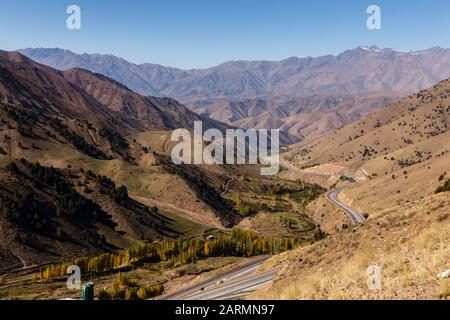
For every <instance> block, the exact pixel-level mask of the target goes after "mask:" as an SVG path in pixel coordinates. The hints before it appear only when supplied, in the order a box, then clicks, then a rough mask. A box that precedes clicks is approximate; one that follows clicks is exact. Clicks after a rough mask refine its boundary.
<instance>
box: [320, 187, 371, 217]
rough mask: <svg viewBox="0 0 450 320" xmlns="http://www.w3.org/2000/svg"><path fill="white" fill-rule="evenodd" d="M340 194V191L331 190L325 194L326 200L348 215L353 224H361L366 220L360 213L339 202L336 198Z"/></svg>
mask: <svg viewBox="0 0 450 320" xmlns="http://www.w3.org/2000/svg"><path fill="white" fill-rule="evenodd" d="M341 192H342V189H333V190H331V191H330V192H328V193H327V195H326V196H327V199H328V200H329V201H330V202H332V203H334V204H335V205H337V206H338V207H339V208H340V209H341V210H342V211H344V212H345V213H347V214H348V216H349V217H350V219H351V220H352V221H353V223H354V224H362V223H364V221H366V219H364V217H363V216H362V215H361V213H360V212H359V211H358V210H356V209H354V208H351V207H349V206H348V205H346V204H345V203H343V202H342V201H341V200H339V198H338V196H339V194H340V193H341Z"/></svg>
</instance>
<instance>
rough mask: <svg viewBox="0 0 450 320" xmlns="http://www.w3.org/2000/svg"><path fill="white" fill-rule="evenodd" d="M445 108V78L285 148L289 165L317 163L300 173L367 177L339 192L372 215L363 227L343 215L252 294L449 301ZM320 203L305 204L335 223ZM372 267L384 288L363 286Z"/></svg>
mask: <svg viewBox="0 0 450 320" xmlns="http://www.w3.org/2000/svg"><path fill="white" fill-rule="evenodd" d="M449 108H450V81H449V80H445V81H442V82H441V83H439V84H437V85H436V86H434V87H432V88H431V89H428V90H425V91H422V92H420V93H418V94H416V95H413V96H411V97H409V98H407V99H405V100H403V101H401V102H400V103H398V104H394V105H391V106H388V107H386V108H384V109H382V110H380V111H378V112H375V113H374V114H372V115H370V116H368V117H366V118H365V119H363V120H361V121H360V122H357V123H354V124H351V125H349V126H347V127H345V128H342V129H340V130H338V131H336V132H335V133H333V134H329V135H327V136H324V137H322V138H318V139H315V140H313V141H309V142H304V143H301V144H300V145H299V146H297V148H296V149H294V150H293V151H291V152H290V153H288V154H287V155H286V159H287V160H289V161H290V163H291V165H294V164H295V165H297V166H307V165H311V164H320V166H315V167H313V168H309V169H306V170H303V171H308V170H309V171H314V172H316V174H320V170H321V168H326V167H331V166H334V167H336V168H339V167H345V166H348V167H350V168H352V169H353V170H355V169H360V171H362V172H366V173H369V174H370V175H371V178H370V179H368V180H365V181H363V180H360V181H359V183H358V184H348V183H347V186H346V187H345V188H344V191H343V193H342V194H340V195H339V198H340V199H341V201H343V202H344V203H346V204H347V205H349V206H351V207H352V208H355V209H356V210H359V211H360V212H362V213H363V214H364V215H365V216H366V217H367V219H366V221H365V222H364V223H363V224H362V225H358V226H349V225H348V222H345V221H343V220H342V219H340V221H341V223H343V224H342V226H339V225H337V226H336V225H335V226H334V228H336V229H331V228H329V229H327V230H328V231H329V232H330V233H331V235H329V236H328V237H327V238H326V239H325V240H323V241H321V242H318V243H316V244H313V245H310V246H306V247H304V248H301V249H298V250H295V251H294V252H289V253H285V254H282V255H279V256H275V257H274V258H272V259H271V260H269V262H268V263H267V265H266V266H265V267H266V268H269V267H271V266H278V267H280V266H281V267H282V269H281V271H280V272H279V273H278V275H277V278H276V280H275V282H274V283H273V284H272V285H271V286H269V287H267V288H265V289H263V290H259V291H258V292H256V293H255V294H254V295H252V296H251V298H265V299H271V298H276V299H445V298H448V296H450V282H449V281H450V280H449V279H442V278H439V277H438V276H437V275H438V274H439V273H441V272H443V271H445V270H447V269H448V262H449V261H450V251H449V246H448V242H449V237H448V235H449V234H450V192H449V191H448V188H447V189H445V188H443V186H444V185H449V183H450V177H449V176H448V172H450V144H449V131H448V125H449V117H450V109H449ZM358 151H359V152H358ZM346 159H347V161H346ZM323 174H326V175H332V174H333V173H332V172H331V173H326V172H323ZM340 185H341V186H343V184H342V182H340ZM446 190H447V191H446ZM324 201H325V199H319V201H317V202H316V204H315V205H311V206H310V207H309V210H311V216H313V217H317V215H318V214H320V215H321V217H320V219H322V220H325V221H326V220H327V218H328V220H330V219H336V211H335V210H334V209H328V210H323V208H326V206H327V205H326V204H325V202H324ZM322 207H323V208H322ZM341 214H342V215H344V213H343V212H341ZM327 227H328V226H327ZM371 265H377V266H379V267H380V268H381V277H382V278H381V279H382V280H381V285H382V287H381V289H380V290H369V289H368V287H367V280H368V278H367V268H368V267H369V266H371Z"/></svg>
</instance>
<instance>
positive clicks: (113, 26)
mask: <svg viewBox="0 0 450 320" xmlns="http://www.w3.org/2000/svg"><path fill="white" fill-rule="evenodd" d="M372 4H376V5H378V6H379V7H380V9H381V23H382V28H381V30H369V29H368V28H367V25H366V20H367V18H368V17H369V14H367V12H366V10H367V7H368V6H369V5H372ZM69 5H78V6H79V7H80V8H81V30H69V29H67V27H66V20H67V18H68V16H69V15H68V14H67V13H66V9H67V7H68V6H69ZM449 30H450V1H448V0H414V1H411V0H372V1H367V0H271V1H269V0H257V1H255V0H190V1H188V0H164V1H163V0H126V1H123V0H70V1H67V0H39V1H36V0H0V49H2V50H17V49H22V48H29V47H45V48H47V47H48V48H55V47H58V48H63V49H68V50H71V51H74V52H77V53H84V52H87V53H101V54H113V55H116V56H119V57H122V58H125V59H127V60H129V61H131V62H134V63H145V62H150V63H157V64H162V65H165V66H173V67H178V68H182V69H191V68H206V67H211V66H214V65H218V64H220V63H223V62H225V61H229V60H282V59H285V58H288V57H292V56H297V57H306V56H313V57H315V56H321V55H326V54H338V53H340V52H343V51H345V50H347V49H352V48H356V47H358V46H360V45H377V46H379V47H389V48H396V49H399V50H404V51H409V50H420V49H427V48H430V47H434V46H441V47H445V48H450V32H449Z"/></svg>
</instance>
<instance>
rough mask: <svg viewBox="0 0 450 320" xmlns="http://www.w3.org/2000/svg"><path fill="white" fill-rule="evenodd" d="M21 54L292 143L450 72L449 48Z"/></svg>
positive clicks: (51, 51) (355, 117) (48, 51)
mask: <svg viewBox="0 0 450 320" xmlns="http://www.w3.org/2000/svg"><path fill="white" fill-rule="evenodd" d="M20 52H22V53H23V54H24V55H26V56H28V57H30V58H32V59H33V60H35V61H37V62H40V63H43V64H45V65H48V66H51V67H52V68H56V69H60V70H68V69H71V68H83V69H87V70H90V71H92V72H95V73H100V74H103V75H105V76H107V77H110V78H113V79H115V80H116V81H118V82H120V83H123V84H124V85H126V86H127V87H129V88H130V89H132V90H133V91H136V92H138V93H140V94H142V95H144V96H145V95H156V96H162V97H170V98H174V99H177V100H179V101H180V102H181V103H183V104H185V105H186V106H188V107H189V108H190V109H192V110H194V111H196V112H197V113H200V114H204V115H206V116H208V117H210V118H212V119H215V120H218V121H221V122H224V123H227V124H229V125H233V126H240V127H243V128H279V129H281V130H282V133H283V137H285V138H284V140H285V141H286V142H287V143H289V142H290V143H293V142H296V141H300V140H302V139H304V138H305V137H306V136H312V137H314V136H320V135H322V134H324V133H328V132H331V131H333V130H335V129H337V128H338V127H340V126H343V125H346V124H348V123H350V122H352V121H356V120H358V119H360V118H361V117H362V116H364V115H366V114H368V113H370V112H372V111H374V110H376V109H378V108H381V107H384V106H386V105H388V104H390V103H393V102H396V101H397V100H398V99H399V98H402V97H405V96H407V95H408V93H411V92H417V91H420V90H422V89H425V88H427V87H430V86H432V85H433V84H435V83H437V82H439V81H441V80H443V79H446V78H447V77H449V76H450V50H449V49H444V48H440V47H435V48H431V49H427V50H421V51H410V52H401V51H398V50H395V49H389V48H385V49H380V48H378V47H375V46H372V47H358V48H355V49H352V50H347V51H345V52H343V53H341V54H339V55H336V56H333V55H327V56H322V57H317V58H311V57H307V58H297V57H292V58H288V59H285V60H282V61H230V62H226V63H223V64H221V65H218V66H215V67H212V68H208V69H202V70H198V69H197V70H180V69H177V68H171V67H164V66H161V65H156V64H150V63H145V64H140V65H137V64H133V63H130V62H128V61H126V60H124V59H122V58H118V57H115V56H112V55H99V54H76V53H73V52H71V51H68V50H62V49H43V48H41V49H24V50H21V51H20Z"/></svg>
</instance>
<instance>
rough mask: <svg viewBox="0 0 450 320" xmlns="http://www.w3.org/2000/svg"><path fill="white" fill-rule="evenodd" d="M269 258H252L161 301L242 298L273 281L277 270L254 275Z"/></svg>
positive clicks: (162, 298) (163, 297)
mask: <svg viewBox="0 0 450 320" xmlns="http://www.w3.org/2000/svg"><path fill="white" fill-rule="evenodd" d="M269 258H270V257H269V256H263V257H257V258H253V259H252V260H251V261H250V262H248V263H246V264H244V265H242V266H239V267H237V268H235V269H233V270H231V271H229V272H227V273H224V274H221V275H218V276H215V277H213V278H211V279H208V280H206V281H205V282H202V283H200V284H197V285H194V286H191V287H189V288H186V289H183V290H181V291H177V292H175V293H172V294H169V295H166V296H162V297H161V300H214V299H231V298H236V297H239V296H243V295H245V294H248V293H249V292H251V291H253V290H256V289H257V288H259V287H261V286H264V285H265V284H267V283H269V282H270V281H272V280H273V278H274V277H275V275H276V272H277V270H270V271H268V272H265V273H261V274H257V275H255V274H254V273H255V271H256V269H257V268H258V267H259V266H261V265H262V264H263V263H264V262H265V261H266V260H267V259H269Z"/></svg>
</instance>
